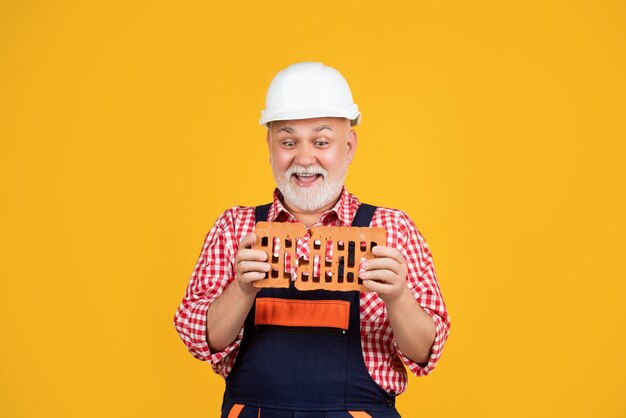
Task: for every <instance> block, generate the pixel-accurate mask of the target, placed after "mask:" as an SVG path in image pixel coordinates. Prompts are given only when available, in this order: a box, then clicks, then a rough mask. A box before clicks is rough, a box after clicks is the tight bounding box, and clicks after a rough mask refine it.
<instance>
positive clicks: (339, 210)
mask: <svg viewBox="0 0 626 418" xmlns="http://www.w3.org/2000/svg"><path fill="white" fill-rule="evenodd" d="M358 207H359V200H358V199H357V198H356V196H354V195H352V194H350V193H348V191H347V190H346V187H345V186H344V187H343V189H341V194H340V195H339V200H338V201H337V203H336V204H335V206H333V207H332V208H331V209H329V210H327V211H326V212H324V213H323V214H322V216H320V220H319V222H318V223H319V224H322V225H324V224H328V223H330V222H332V221H333V220H334V219H335V218H336V219H339V222H340V223H341V224H342V225H343V226H350V225H351V224H352V219H353V218H354V215H355V214H356V210H357V208H358ZM267 218H268V221H270V222H297V220H296V218H295V217H294V216H293V215H292V214H291V213H290V212H289V211H288V210H287V208H285V206H284V205H283V195H282V193H281V192H280V190H278V188H276V189H274V201H273V202H272V206H271V207H270V210H269V213H268V216H267Z"/></svg>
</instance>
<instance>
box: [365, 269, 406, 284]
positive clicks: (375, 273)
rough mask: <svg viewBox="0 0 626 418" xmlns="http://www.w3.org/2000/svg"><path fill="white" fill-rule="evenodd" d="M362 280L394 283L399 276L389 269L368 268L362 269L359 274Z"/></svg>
mask: <svg viewBox="0 0 626 418" xmlns="http://www.w3.org/2000/svg"><path fill="white" fill-rule="evenodd" d="M359 276H360V277H361V279H363V281H365V280H372V281H376V282H379V283H387V284H394V283H396V282H398V281H399V277H400V276H398V275H397V274H395V273H393V272H391V271H389V270H370V271H364V272H361V273H360V274H359Z"/></svg>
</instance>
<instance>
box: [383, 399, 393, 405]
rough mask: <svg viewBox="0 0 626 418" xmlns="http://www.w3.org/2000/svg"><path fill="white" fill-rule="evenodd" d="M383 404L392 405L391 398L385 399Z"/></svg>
mask: <svg viewBox="0 0 626 418" xmlns="http://www.w3.org/2000/svg"><path fill="white" fill-rule="evenodd" d="M385 404H386V405H387V406H393V399H387V402H385Z"/></svg>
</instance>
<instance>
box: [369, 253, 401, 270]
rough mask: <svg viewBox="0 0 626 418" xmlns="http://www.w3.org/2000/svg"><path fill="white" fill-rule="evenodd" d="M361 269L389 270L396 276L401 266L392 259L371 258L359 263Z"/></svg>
mask: <svg viewBox="0 0 626 418" xmlns="http://www.w3.org/2000/svg"><path fill="white" fill-rule="evenodd" d="M361 269H363V270H364V271H370V270H391V271H393V272H394V273H396V274H400V272H401V270H402V265H401V264H400V263H398V262H397V261H396V260H394V259H393V258H387V257H385V258H372V259H369V260H365V261H364V262H362V263H361Z"/></svg>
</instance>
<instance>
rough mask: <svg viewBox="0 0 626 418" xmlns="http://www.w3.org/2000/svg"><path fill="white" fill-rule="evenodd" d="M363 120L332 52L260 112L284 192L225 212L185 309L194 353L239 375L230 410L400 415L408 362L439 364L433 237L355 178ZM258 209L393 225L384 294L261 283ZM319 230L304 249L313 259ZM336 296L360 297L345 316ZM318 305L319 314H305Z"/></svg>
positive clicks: (281, 83) (293, 77)
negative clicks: (379, 202)
mask: <svg viewBox="0 0 626 418" xmlns="http://www.w3.org/2000/svg"><path fill="white" fill-rule="evenodd" d="M360 119H361V116H360V113H359V111H358V108H357V105H356V104H354V103H353V100H352V93H351V91H350V88H349V86H348V84H347V82H346V81H345V79H344V78H343V76H342V75H341V74H340V73H339V72H337V71H336V70H335V69H333V68H331V67H327V66H325V65H323V64H321V63H298V64H294V65H291V66H289V67H288V68H286V69H285V70H283V71H281V72H279V73H278V74H277V75H276V77H275V78H274V80H273V81H272V83H271V85H270V87H269V90H268V93H267V98H266V109H265V111H263V112H262V114H261V120H260V122H261V124H262V125H265V126H266V127H267V136H266V141H267V145H268V149H269V156H270V164H271V166H272V172H273V174H274V178H275V180H276V184H277V189H276V190H275V191H274V199H273V202H272V203H271V205H266V206H260V207H257V208H255V207H233V208H231V209H229V210H227V211H225V212H224V213H223V214H222V215H221V216H220V217H219V219H218V220H217V221H216V223H215V225H214V226H213V228H212V229H211V231H210V232H209V233H208V235H207V236H206V239H205V242H204V246H203V248H202V252H201V254H200V258H199V260H198V263H197V265H196V267H195V269H194V272H193V275H192V277H191V280H190V282H189V285H188V288H187V291H186V293H185V296H184V299H183V301H182V303H181V305H180V306H179V308H178V310H177V312H176V315H175V318H174V324H175V326H176V329H177V330H178V332H179V334H180V336H181V338H182V340H183V341H184V343H185V345H186V346H187V348H188V349H189V351H190V352H191V354H192V355H193V356H194V357H196V358H198V359H200V360H204V361H209V362H210V364H211V365H212V367H213V369H214V371H215V372H217V373H219V374H220V375H222V376H223V377H224V378H225V379H226V392H225V394H224V402H223V405H222V417H227V416H228V417H236V416H241V417H245V416H250V417H252V416H254V417H257V416H262V417H295V416H302V417H304V416H307V417H308V416H316V417H317V416H319V417H324V416H326V417H335V416H336V417H340V416H353V417H354V416H362V417H365V416H373V417H383V416H384V417H393V416H399V415H398V413H397V411H396V409H395V396H396V395H398V394H400V393H402V392H403V391H404V390H405V388H406V382H407V375H406V371H405V367H404V365H406V366H407V367H408V368H409V369H410V370H411V372H413V373H414V374H416V375H427V374H428V373H430V371H431V370H432V369H433V368H434V367H435V364H436V363H437V361H438V359H439V357H440V355H441V351H442V349H443V345H444V343H445V341H446V339H447V336H448V332H449V327H450V320H449V317H448V314H447V312H446V309H445V304H444V302H443V299H442V297H441V293H440V290H439V286H438V284H437V279H436V276H435V271H434V268H433V264H432V258H431V254H430V251H429V249H428V246H427V244H426V242H425V241H424V239H423V238H422V236H421V235H420V233H419V232H418V230H417V229H416V227H415V225H414V224H413V222H412V221H411V219H410V218H409V217H408V216H407V215H406V214H405V213H404V212H401V211H398V210H394V209H387V208H374V207H371V206H369V205H365V204H361V203H360V202H359V201H358V199H357V198H356V197H355V196H353V195H351V194H349V193H348V192H347V190H346V189H345V187H344V179H345V176H346V173H347V169H348V166H349V164H350V162H351V161H352V159H353V157H354V154H355V151H356V146H357V135H356V132H355V131H354V129H353V128H352V127H353V126H355V125H358V124H359V122H360ZM259 220H263V221H270V222H301V223H303V224H304V225H305V226H306V227H307V228H308V227H310V226H312V225H322V226H350V225H353V226H372V227H383V228H385V229H386V231H387V243H386V244H387V245H378V246H376V247H374V249H373V253H374V255H375V258H373V259H370V260H367V261H365V262H363V263H362V264H361V267H360V269H361V272H360V273H359V276H360V277H361V278H362V279H363V285H364V286H365V287H367V288H368V289H370V290H371V292H361V293H359V292H355V291H353V292H337V291H328V290H313V291H300V290H297V289H296V288H295V287H294V285H293V283H291V287H290V288H288V289H263V290H260V289H259V288H258V287H255V286H254V282H255V281H257V280H262V279H263V278H265V277H266V273H267V272H269V270H270V264H269V263H268V260H267V256H266V254H265V252H263V251H260V250H255V249H252V245H253V244H254V243H255V241H256V236H255V234H254V232H253V231H254V225H255V222H256V221H259ZM308 238H309V236H308V234H307V235H306V236H305V237H304V238H303V239H302V240H301V241H300V242H299V243H298V248H297V258H298V259H300V258H301V257H303V258H304V259H307V258H308V251H309V247H308V245H309V242H308ZM327 256H328V254H327ZM294 262H295V260H294ZM290 268H293V266H291V267H290ZM337 304H342V305H341V306H349V310H345V314H344V315H345V320H346V323H349V325H348V326H345V327H343V328H342V327H340V326H336V325H335V324H336V321H334V316H336V315H340V314H339V313H337V312H339V311H337V310H333V309H334V308H333V307H335V306H336V305H337ZM285 307H287V308H286V310H285V309H283V308H285ZM311 309H312V310H311ZM261 310H263V312H264V315H265V314H269V316H270V317H277V315H278V314H276V312H278V311H281V312H283V313H285V312H286V315H288V316H290V321H291V322H290V324H291V325H290V326H285V325H284V323H282V322H280V321H276V322H271V321H270V324H269V325H273V326H268V324H267V323H261V322H260V321H259V320H258V314H259V312H261ZM306 312H308V313H310V312H315V315H318V314H319V321H320V322H319V325H320V326H315V327H312V326H310V324H309V325H307V326H298V321H299V320H300V319H301V318H302V317H303V315H306ZM299 318H300V319H299ZM324 318H325V319H324ZM324 321H328V322H324ZM305 322H306V321H304V322H302V323H305ZM307 324H308V322H307ZM403 363H404V365H403Z"/></svg>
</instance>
